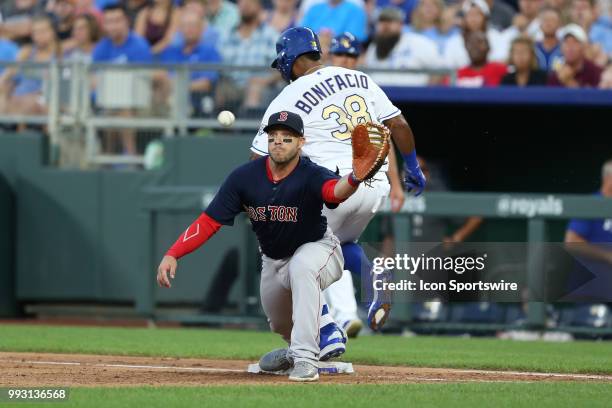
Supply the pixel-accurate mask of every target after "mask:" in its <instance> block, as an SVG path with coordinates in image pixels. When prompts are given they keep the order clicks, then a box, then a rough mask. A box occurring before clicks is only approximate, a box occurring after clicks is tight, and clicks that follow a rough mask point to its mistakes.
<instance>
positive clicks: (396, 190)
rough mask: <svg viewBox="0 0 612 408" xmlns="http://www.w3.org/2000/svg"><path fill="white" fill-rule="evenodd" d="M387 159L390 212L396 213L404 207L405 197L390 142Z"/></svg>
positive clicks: (393, 149)
mask: <svg viewBox="0 0 612 408" xmlns="http://www.w3.org/2000/svg"><path fill="white" fill-rule="evenodd" d="M388 158H389V169H388V170H387V177H388V178H389V184H390V185H391V191H390V192H389V198H390V199H391V211H393V212H398V211H399V210H400V209H401V208H402V206H403V205H404V200H405V197H404V188H403V186H402V180H401V179H400V175H399V170H398V168H397V157H395V148H394V147H393V142H391V148H390V149H389V156H388Z"/></svg>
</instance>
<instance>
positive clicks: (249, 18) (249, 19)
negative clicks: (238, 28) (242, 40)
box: [240, 14, 257, 25]
mask: <svg viewBox="0 0 612 408" xmlns="http://www.w3.org/2000/svg"><path fill="white" fill-rule="evenodd" d="M256 19H257V14H253V15H248V14H242V15H241V16H240V22H241V23H242V24H246V25H251V24H252V23H253V22H254V21H255V20H256Z"/></svg>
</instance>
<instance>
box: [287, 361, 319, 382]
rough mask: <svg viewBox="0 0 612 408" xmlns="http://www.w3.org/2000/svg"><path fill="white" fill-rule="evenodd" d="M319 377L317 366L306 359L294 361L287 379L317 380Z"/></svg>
mask: <svg viewBox="0 0 612 408" xmlns="http://www.w3.org/2000/svg"><path fill="white" fill-rule="evenodd" d="M318 379H319V368H318V367H316V366H315V365H314V364H311V363H309V362H307V361H298V362H297V363H295V366H294V367H293V370H291V374H289V380H291V381H317V380H318Z"/></svg>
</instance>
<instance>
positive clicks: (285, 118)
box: [278, 112, 289, 122]
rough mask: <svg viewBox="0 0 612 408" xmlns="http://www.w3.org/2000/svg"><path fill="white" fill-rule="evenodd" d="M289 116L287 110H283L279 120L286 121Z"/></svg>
mask: <svg viewBox="0 0 612 408" xmlns="http://www.w3.org/2000/svg"><path fill="white" fill-rule="evenodd" d="M288 117H289V115H288V114H287V112H281V113H280V115H279V116H278V121H279V122H284V121H286V120H287V118H288Z"/></svg>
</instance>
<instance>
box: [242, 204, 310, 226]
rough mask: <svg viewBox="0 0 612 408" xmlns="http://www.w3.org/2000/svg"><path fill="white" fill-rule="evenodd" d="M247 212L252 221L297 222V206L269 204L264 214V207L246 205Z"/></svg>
mask: <svg viewBox="0 0 612 408" xmlns="http://www.w3.org/2000/svg"><path fill="white" fill-rule="evenodd" d="M247 214H248V215H249V218H250V219H251V220H253V221H267V220H270V221H279V222H297V214H298V208H297V207H285V206H284V205H269V206H268V212H267V214H266V207H257V208H253V207H250V206H249V207H247Z"/></svg>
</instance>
